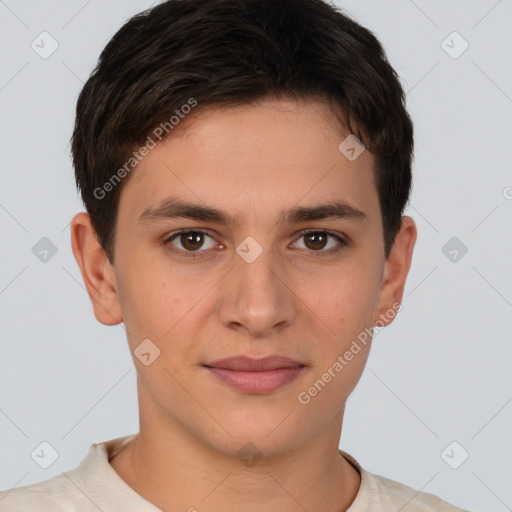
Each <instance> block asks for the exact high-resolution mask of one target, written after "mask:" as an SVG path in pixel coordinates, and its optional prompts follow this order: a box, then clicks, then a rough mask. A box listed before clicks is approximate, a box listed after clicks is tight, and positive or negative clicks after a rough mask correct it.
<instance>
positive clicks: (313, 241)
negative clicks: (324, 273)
mask: <svg viewBox="0 0 512 512" xmlns="http://www.w3.org/2000/svg"><path fill="white" fill-rule="evenodd" d="M329 238H330V239H333V240H334V241H336V242H337V244H336V243H334V245H331V247H328V248H327V250H323V249H326V247H327V245H328V240H329ZM302 239H305V240H306V243H305V246H306V247H305V248H306V249H310V250H312V251H313V252H331V251H332V250H337V249H341V247H336V246H337V245H341V246H344V245H346V244H345V241H344V240H343V239H342V238H341V237H339V236H337V235H335V234H333V233H329V232H328V231H306V232H303V233H301V235H300V237H299V240H302Z"/></svg>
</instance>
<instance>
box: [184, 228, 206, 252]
mask: <svg viewBox="0 0 512 512" xmlns="http://www.w3.org/2000/svg"><path fill="white" fill-rule="evenodd" d="M180 242H181V245H182V246H183V247H184V248H185V249H186V250H187V251H197V250H198V249H200V248H201V246H202V245H203V243H204V242H203V234H202V233H195V232H190V233H182V234H181V235H180Z"/></svg>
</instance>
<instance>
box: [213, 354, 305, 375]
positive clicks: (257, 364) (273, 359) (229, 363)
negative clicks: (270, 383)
mask: <svg viewBox="0 0 512 512" xmlns="http://www.w3.org/2000/svg"><path fill="white" fill-rule="evenodd" d="M205 366H208V367H212V368H223V369H225V370H234V371H241V372H264V371H269V370H277V369H279V368H296V367H299V366H304V365H303V364H301V363H299V362H298V361H294V360H293V359H290V358H288V357H284V356H269V357H264V358H263V359H252V358H250V357H246V356H238V357H228V358H226V359H221V360H219V361H215V362H214V363H208V364H207V365H205Z"/></svg>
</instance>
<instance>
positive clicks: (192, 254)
mask: <svg viewBox="0 0 512 512" xmlns="http://www.w3.org/2000/svg"><path fill="white" fill-rule="evenodd" d="M185 233H187V234H188V233H202V234H204V235H206V236H209V237H210V238H213V237H212V236H211V235H210V234H209V233H208V232H207V231H204V230H202V229H180V230H179V231H176V232H175V233H173V234H172V235H169V236H168V237H166V238H164V240H163V241H162V245H165V246H167V247H168V249H169V250H170V251H171V252H173V253H175V254H178V255H180V256H183V257H185V258H195V259H197V258H203V257H204V256H205V255H206V253H207V252H208V250H198V251H183V250H182V249H176V248H175V247H173V245H172V244H171V242H172V241H173V240H174V239H175V238H177V237H178V236H180V235H182V234H185ZM310 234H323V235H327V236H330V237H332V238H335V239H336V240H337V241H338V242H339V245H338V246H337V247H335V248H333V249H329V250H327V251H308V252H311V256H312V257H318V256H323V255H332V254H337V253H339V252H341V251H342V250H343V249H344V248H345V247H346V246H348V245H349V243H348V242H347V241H346V240H344V239H343V238H341V237H340V236H339V235H336V234H335V233H332V232H330V231H326V230H321V229H309V230H308V229H306V230H303V231H300V232H299V236H298V239H300V238H301V237H303V236H306V235H310Z"/></svg>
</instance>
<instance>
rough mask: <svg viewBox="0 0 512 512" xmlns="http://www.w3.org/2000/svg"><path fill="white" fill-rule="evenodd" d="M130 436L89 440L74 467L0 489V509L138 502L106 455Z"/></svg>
mask: <svg viewBox="0 0 512 512" xmlns="http://www.w3.org/2000/svg"><path fill="white" fill-rule="evenodd" d="M133 437H134V436H133V435H130V436H124V437H120V438H116V439H112V440H110V441H105V442H103V443H99V444H93V445H92V446H91V447H90V448H89V452H88V453H87V456H86V457H85V459H83V460H82V462H81V463H80V464H79V465H78V466H77V467H75V468H74V469H71V470H66V471H63V472H62V473H61V474H59V475H57V476H54V477H53V478H49V479H47V480H43V481H42V482H37V483H34V484H31V485H25V486H22V487H15V488H13V489H9V490H5V491H0V511H1V512H64V511H65V512H98V510H103V508H102V506H104V507H106V506H111V505H112V500H114V499H115V500H117V503H118V504H123V505H124V504H125V503H127V504H128V507H127V509H128V510H129V509H130V507H129V505H131V504H136V503H137V502H142V499H141V498H140V497H139V496H138V495H136V493H135V492H134V491H133V490H132V489H131V488H130V487H128V485H127V484H126V483H125V482H124V481H123V480H122V479H121V478H120V477H119V475H118V474H117V473H116V472H115V471H114V469H113V468H112V466H110V464H109V458H111V457H113V456H114V455H115V454H116V453H118V452H119V451H120V450H121V449H122V448H123V447H124V446H126V444H127V443H128V442H129V441H130V440H131V439H132V438H133ZM133 508H135V507H132V509H133ZM139 508H140V505H139ZM116 510H117V509H116ZM119 510H121V508H119Z"/></svg>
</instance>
